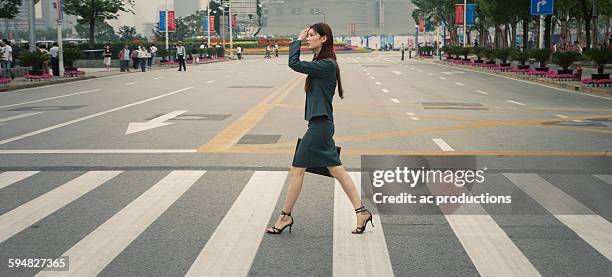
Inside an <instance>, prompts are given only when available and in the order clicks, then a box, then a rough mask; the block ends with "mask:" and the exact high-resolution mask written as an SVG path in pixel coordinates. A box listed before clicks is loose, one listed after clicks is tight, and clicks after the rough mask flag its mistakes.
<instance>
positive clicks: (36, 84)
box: [0, 59, 230, 92]
mask: <svg viewBox="0 0 612 277" xmlns="http://www.w3.org/2000/svg"><path fill="white" fill-rule="evenodd" d="M225 61H230V59H223V60H215V61H208V62H204V63H199V64H197V65H203V64H209V63H218V62H225ZM191 66H193V64H191ZM174 67H178V66H177V65H164V66H161V65H160V66H158V67H157V68H153V69H149V70H153V71H154V70H162V69H170V68H174ZM121 74H126V73H125V72H114V73H109V74H107V75H104V76H95V75H90V76H82V77H68V78H66V77H64V78H66V79H59V80H50V81H32V82H30V83H26V84H20V85H16V86H6V87H0V92H5V91H10V90H19V89H27V88H35V87H43V86H48V85H56V84H63V83H71V82H76V81H82V80H89V79H95V78H103V77H109V76H116V75H121Z"/></svg>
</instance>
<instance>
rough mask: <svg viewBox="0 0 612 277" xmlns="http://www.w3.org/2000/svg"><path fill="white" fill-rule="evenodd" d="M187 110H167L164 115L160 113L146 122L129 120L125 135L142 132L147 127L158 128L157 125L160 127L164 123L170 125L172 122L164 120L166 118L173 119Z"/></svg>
mask: <svg viewBox="0 0 612 277" xmlns="http://www.w3.org/2000/svg"><path fill="white" fill-rule="evenodd" d="M186 112H187V111H173V112H169V113H167V114H165V115H161V116H158V117H156V118H153V119H151V120H149V121H147V122H130V124H129V125H128V128H127V130H126V131H125V134H126V135H129V134H133V133H138V132H142V131H146V130H149V129H154V128H158V127H162V126H166V125H170V124H174V123H169V122H165V121H167V120H170V119H173V118H175V117H177V116H179V115H181V114H184V113H186Z"/></svg>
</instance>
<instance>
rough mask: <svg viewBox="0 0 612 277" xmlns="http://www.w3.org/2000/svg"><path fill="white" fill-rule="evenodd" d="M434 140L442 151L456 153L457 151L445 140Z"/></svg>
mask: <svg viewBox="0 0 612 277" xmlns="http://www.w3.org/2000/svg"><path fill="white" fill-rule="evenodd" d="M432 140H433V142H435V143H436V144H437V145H438V147H440V149H442V151H455V149H453V148H452V147H450V145H448V143H446V141H444V140H443V139H439V138H435V139H432Z"/></svg>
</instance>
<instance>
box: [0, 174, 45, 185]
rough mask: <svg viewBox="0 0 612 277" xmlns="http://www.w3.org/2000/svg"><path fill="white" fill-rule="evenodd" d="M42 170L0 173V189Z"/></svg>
mask: <svg viewBox="0 0 612 277" xmlns="http://www.w3.org/2000/svg"><path fill="white" fill-rule="evenodd" d="M38 172H40V171H7V172H4V173H2V174H0V189H3V188H6V187H8V186H10V185H12V184H14V183H17V182H19V181H21V180H23V179H25V178H28V177H30V176H32V175H34V174H36V173H38Z"/></svg>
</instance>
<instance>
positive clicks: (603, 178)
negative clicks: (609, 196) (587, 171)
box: [595, 175, 612, 186]
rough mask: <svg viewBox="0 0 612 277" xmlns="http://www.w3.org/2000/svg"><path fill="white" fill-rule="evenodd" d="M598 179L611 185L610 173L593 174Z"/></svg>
mask: <svg viewBox="0 0 612 277" xmlns="http://www.w3.org/2000/svg"><path fill="white" fill-rule="evenodd" d="M595 177H597V178H598V179H599V180H602V181H604V182H606V183H608V184H610V185H611V186H612V175H595Z"/></svg>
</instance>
